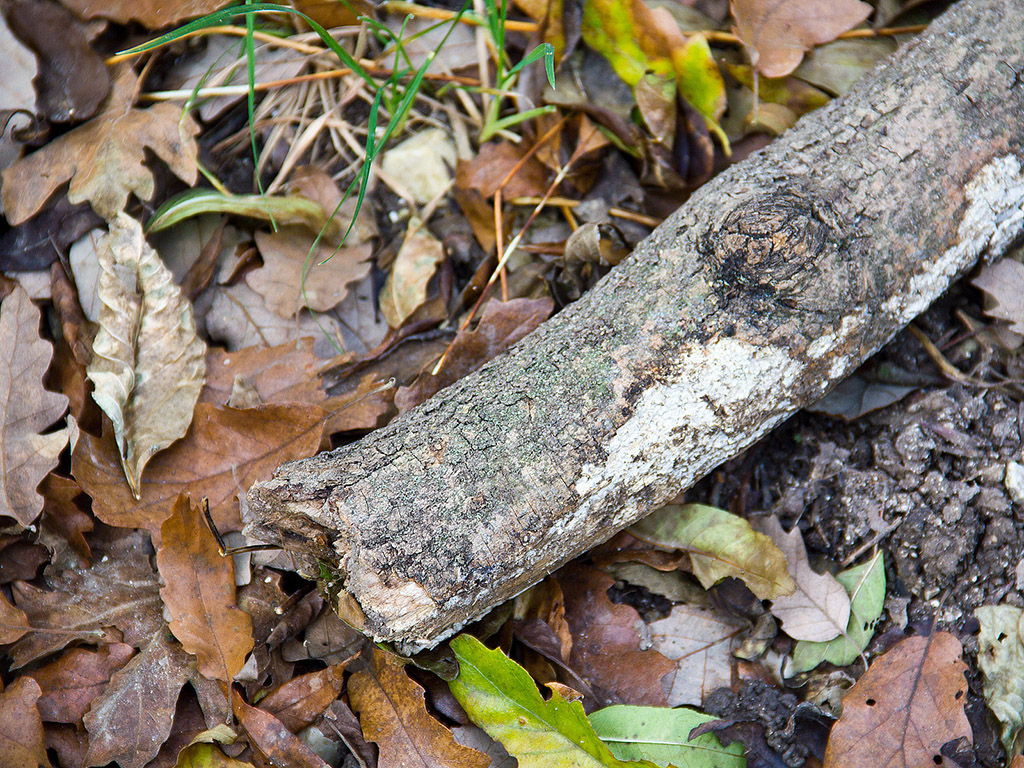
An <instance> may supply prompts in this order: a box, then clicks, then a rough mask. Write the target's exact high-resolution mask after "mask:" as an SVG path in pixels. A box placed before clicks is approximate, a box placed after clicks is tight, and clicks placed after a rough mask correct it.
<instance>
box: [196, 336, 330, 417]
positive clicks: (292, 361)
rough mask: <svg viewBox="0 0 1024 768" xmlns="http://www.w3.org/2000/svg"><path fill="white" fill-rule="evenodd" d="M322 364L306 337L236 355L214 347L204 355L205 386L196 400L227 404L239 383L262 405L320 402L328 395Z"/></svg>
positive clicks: (246, 349)
mask: <svg viewBox="0 0 1024 768" xmlns="http://www.w3.org/2000/svg"><path fill="white" fill-rule="evenodd" d="M322 363H323V361H322V360H320V359H319V358H318V357H316V355H314V354H313V340H312V339H308V338H307V339H301V340H300V341H299V342H298V343H297V344H295V343H292V344H278V345H277V346H276V347H246V348H245V349H240V350H238V351H237V352H228V351H227V350H224V349H219V348H216V347H214V348H212V349H210V350H209V352H208V353H207V355H206V386H205V387H203V391H202V392H200V394H199V400H200V401H201V402H204V403H211V404H213V405H228V404H229V403H228V401H229V400H230V399H231V395H232V393H233V392H235V391H236V390H237V389H238V386H239V384H241V385H242V386H245V387H248V388H251V389H252V390H254V391H255V392H256V394H257V395H258V397H259V400H260V403H261V404H264V403H266V404H275V405H281V404H284V403H313V404H319V403H323V402H324V401H325V400H326V399H327V393H326V392H324V389H323V386H321V383H320V370H321V368H322ZM235 407H237V406H235Z"/></svg>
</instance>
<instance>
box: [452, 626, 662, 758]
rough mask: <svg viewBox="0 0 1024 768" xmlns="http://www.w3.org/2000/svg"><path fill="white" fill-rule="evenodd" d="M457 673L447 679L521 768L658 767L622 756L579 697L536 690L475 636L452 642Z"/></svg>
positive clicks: (470, 712)
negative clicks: (600, 733)
mask: <svg viewBox="0 0 1024 768" xmlns="http://www.w3.org/2000/svg"><path fill="white" fill-rule="evenodd" d="M451 649H452V651H453V652H454V653H455V657H456V658H457V659H458V660H459V675H458V677H456V678H455V679H454V680H452V681H451V682H449V683H448V686H449V688H451V691H452V693H453V694H454V695H455V698H456V699H458V700H459V703H460V704H461V705H462V708H463V709H464V710H466V714H467V715H469V718H470V720H472V721H473V722H474V723H475V724H476V725H478V726H480V727H481V728H483V729H484V730H485V731H487V734H488V735H489V736H490V737H491V738H492V739H496V740H497V741H500V742H501V743H502V745H503V746H504V747H505V749H507V750H508V752H509V754H510V755H512V756H513V757H515V758H517V759H518V760H519V766H520V768H656V767H655V764H654V763H651V762H648V761H646V760H643V761H632V760H630V761H625V760H620V759H618V758H617V757H615V755H613V754H612V752H611V750H609V749H608V746H607V745H606V744H605V743H604V742H602V741H601V740H600V739H599V738H598V736H597V734H596V733H595V732H594V729H593V727H592V726H591V725H590V722H589V721H588V720H587V716H586V714H585V713H584V712H583V705H582V704H580V703H579V702H578V701H567V700H566V699H565V698H564V697H563V696H562V695H561V693H559V691H558V690H555V689H552V692H551V698H550V699H549V700H547V701H544V699H542V698H541V695H540V691H539V690H537V686H536V685H535V684H534V682H533V680H532V679H531V678H530V675H529V674H528V673H527V672H526V670H525V669H523V668H522V667H520V666H519V665H518V664H516V663H515V662H514V661H512V660H511V659H509V658H508V656H506V655H505V654H504V653H502V652H501V651H492V650H490V649H489V648H487V646H485V645H484V644H483V643H481V642H480V641H479V640H477V639H476V638H475V637H472V636H470V635H459V636H458V637H456V638H455V639H454V640H452V641H451Z"/></svg>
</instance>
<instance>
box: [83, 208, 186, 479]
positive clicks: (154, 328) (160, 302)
mask: <svg viewBox="0 0 1024 768" xmlns="http://www.w3.org/2000/svg"><path fill="white" fill-rule="evenodd" d="M97 256H98V257H99V263H100V267H101V268H102V270H103V272H102V274H101V276H100V287H99V297H100V301H101V302H102V306H101V307H100V316H99V326H100V328H99V332H98V333H97V334H96V338H95V340H94V341H93V354H94V357H93V360H92V362H91V363H89V368H88V374H89V378H90V379H91V380H92V382H93V384H94V385H95V391H94V392H93V399H95V400H96V402H97V403H98V404H99V406H100V408H102V409H103V412H104V413H106V414H107V416H109V417H110V421H111V423H112V424H113V425H114V437H115V440H116V441H117V447H118V448H119V450H120V455H121V461H122V463H123V465H124V474H125V477H126V478H127V479H128V485H129V486H130V487H131V490H132V493H134V494H135V497H136V498H139V488H140V483H141V480H142V472H143V470H144V469H145V468H146V464H147V463H148V462H149V460H150V459H151V458H152V457H153V456H154V455H155V454H156V453H158V452H159V451H162V450H163V449H164V448H166V447H167V446H169V445H170V444H171V443H173V442H174V441H175V440H178V439H179V438H181V437H183V436H184V435H185V432H186V431H187V430H188V427H189V424H191V423H192V411H193V408H194V407H195V404H196V401H197V400H198V399H199V391H200V390H201V389H202V387H203V379H204V376H205V373H206V357H205V355H206V344H205V343H203V341H202V340H201V339H200V338H199V337H198V336H197V335H196V325H195V320H194V318H193V316H192V305H191V304H190V303H189V302H188V300H187V299H185V297H184V296H182V294H181V290H180V289H179V288H178V286H177V285H176V284H175V283H174V278H173V276H172V275H171V273H170V271H169V270H168V269H167V268H166V267H165V266H164V265H163V262H161V261H160V257H159V256H157V253H156V251H154V250H153V249H152V248H151V247H150V246H149V245H148V244H147V243H146V239H145V237H143V234H142V225H141V224H139V222H137V221H136V220H135V219H133V218H131V217H130V216H128V215H127V214H124V213H118V214H117V216H116V218H115V219H114V220H113V221H112V222H111V224H110V233H109V234H108V235H107V236H106V237H104V238H102V239H101V242H100V243H99V245H98V247H97Z"/></svg>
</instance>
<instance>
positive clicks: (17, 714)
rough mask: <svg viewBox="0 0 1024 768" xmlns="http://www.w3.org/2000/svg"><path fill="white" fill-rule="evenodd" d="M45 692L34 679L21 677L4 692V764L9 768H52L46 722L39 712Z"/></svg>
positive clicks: (0, 728)
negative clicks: (43, 767) (47, 751)
mask: <svg viewBox="0 0 1024 768" xmlns="http://www.w3.org/2000/svg"><path fill="white" fill-rule="evenodd" d="M41 693H42V691H40V690H39V684H38V683H37V682H36V681H35V680H33V679H32V678H31V677H19V678H18V679H17V680H15V681H14V682H13V683H11V684H10V685H9V686H8V687H7V690H5V691H3V692H2V693H0V761H2V762H3V764H4V766H5V768H6V766H11V768H23V767H24V768H27V767H28V766H46V767H47V768H49V765H50V758H48V757H47V756H46V742H45V741H44V740H43V721H42V720H41V719H40V717H39V710H38V709H36V700H37V699H38V698H39V696H40V694H41Z"/></svg>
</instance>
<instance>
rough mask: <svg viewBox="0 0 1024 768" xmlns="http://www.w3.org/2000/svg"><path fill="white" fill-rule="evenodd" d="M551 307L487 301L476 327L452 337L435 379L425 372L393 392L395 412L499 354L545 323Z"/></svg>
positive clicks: (549, 302) (544, 302)
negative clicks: (396, 407)
mask: <svg viewBox="0 0 1024 768" xmlns="http://www.w3.org/2000/svg"><path fill="white" fill-rule="evenodd" d="M553 308H554V302H553V301H552V300H551V299H547V298H544V299H512V301H506V302H503V301H489V302H487V304H485V305H484V311H483V314H482V315H481V316H480V322H479V324H478V325H477V327H476V328H475V329H474V330H472V331H469V330H466V331H460V332H459V334H458V335H457V336H456V337H455V340H454V341H453V342H452V345H451V348H450V349H449V351H448V356H447V358H445V362H444V365H443V366H442V367H441V370H440V371H439V372H438V374H437V375H436V376H434V375H433V374H432V373H431V371H430V370H427V371H424V372H423V373H421V374H420V375H419V376H418V377H417V378H416V380H415V381H414V382H413V383H412V384H410V385H409V386H408V387H399V388H398V392H396V393H395V405H397V406H398V410H399V411H405V410H408V409H409V408H412V407H413V406H416V405H419V404H420V403H422V402H423V401H424V400H426V399H427V398H428V397H431V396H432V395H433V394H434V393H435V392H438V391H440V390H442V389H444V388H445V387H447V386H448V385H449V384H451V383H452V382H455V381H458V380H459V379H461V378H462V377H463V376H465V375H467V374H469V373H472V372H473V371H475V370H476V369H477V368H479V367H480V366H481V365H483V364H484V363H486V362H487V361H488V360H490V359H491V358H493V357H495V356H497V355H499V354H501V353H502V352H503V351H505V350H506V349H508V348H509V347H511V346H512V345H513V344H515V343H516V342H517V341H519V340H520V339H521V338H523V337H524V336H526V335H527V334H528V333H531V332H532V331H533V330H534V329H536V328H537V326H539V325H540V324H541V323H543V322H544V321H545V320H547V319H548V316H549V315H550V314H551V310H552V309H553Z"/></svg>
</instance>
